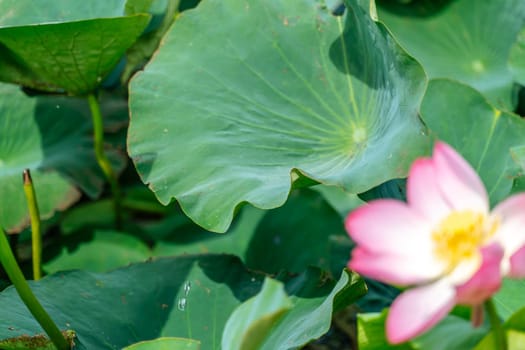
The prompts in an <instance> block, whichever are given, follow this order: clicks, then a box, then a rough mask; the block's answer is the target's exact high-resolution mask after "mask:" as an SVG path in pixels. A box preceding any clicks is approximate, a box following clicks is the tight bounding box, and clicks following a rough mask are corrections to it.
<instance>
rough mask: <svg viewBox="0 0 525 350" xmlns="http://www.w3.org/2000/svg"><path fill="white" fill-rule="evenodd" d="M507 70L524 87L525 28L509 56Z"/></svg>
mask: <svg viewBox="0 0 525 350" xmlns="http://www.w3.org/2000/svg"><path fill="white" fill-rule="evenodd" d="M509 69H510V71H511V72H512V74H513V76H514V79H515V80H516V81H517V82H519V83H520V84H521V85H525V28H523V29H522V30H521V31H520V32H519V34H518V38H517V39H516V42H515V43H514V45H512V47H511V49H510V54H509Z"/></svg>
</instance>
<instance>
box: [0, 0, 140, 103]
mask: <svg viewBox="0 0 525 350" xmlns="http://www.w3.org/2000/svg"><path fill="white" fill-rule="evenodd" d="M124 4H125V2H124V1H122V0H119V1H102V2H101V1H85V2H84V3H83V4H80V5H78V4H77V2H71V1H66V0H60V1H49V0H46V1H39V2H35V1H26V0H24V1H14V0H7V1H2V2H1V3H0V13H1V14H2V15H0V80H1V81H6V82H10V83H16V84H21V85H24V86H28V87H31V88H35V89H38V90H44V91H58V92H67V93H70V94H74V95H84V94H87V93H89V92H91V91H93V90H94V89H95V88H96V87H97V86H98V85H99V84H100V82H101V81H102V79H103V78H104V77H105V76H106V75H107V74H108V73H109V72H110V71H111V69H112V68H113V67H114V66H115V64H116V63H117V62H118V61H119V60H120V59H121V57H122V55H123V54H124V52H125V51H126V49H128V48H129V47H130V46H131V45H132V44H133V43H134V42H135V40H136V38H137V37H138V36H139V35H140V34H141V33H142V31H143V30H144V28H145V27H146V25H147V24H148V21H149V18H150V16H149V15H146V14H137V15H132V16H124V11H125V9H124ZM117 16H118V17H117ZM99 17H104V18H99Z"/></svg>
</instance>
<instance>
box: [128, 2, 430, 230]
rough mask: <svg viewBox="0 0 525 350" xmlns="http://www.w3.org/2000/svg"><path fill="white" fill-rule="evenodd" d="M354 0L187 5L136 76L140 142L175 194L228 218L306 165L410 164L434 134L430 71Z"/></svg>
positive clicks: (359, 179) (278, 200)
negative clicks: (426, 92)
mask: <svg viewBox="0 0 525 350" xmlns="http://www.w3.org/2000/svg"><path fill="white" fill-rule="evenodd" d="M347 5H348V7H349V9H348V14H347V15H346V17H344V18H343V17H334V16H332V15H331V14H330V13H329V11H328V10H327V9H325V8H323V7H322V6H321V5H320V4H319V3H318V2H317V1H312V0H299V1H261V0H258V1H252V2H249V3H247V2H245V1H241V0H228V1H218V0H210V1H206V2H203V3H202V4H200V5H199V7H198V8H197V9H195V10H193V11H188V12H184V13H183V14H182V15H181V17H180V18H179V19H178V20H177V22H176V23H175V24H174V25H173V26H172V28H171V30H170V31H169V32H168V34H167V36H166V37H165V38H164V41H163V44H162V46H161V47H160V49H159V51H158V53H157V55H156V56H155V57H154V58H153V60H152V62H151V63H150V64H149V65H148V66H147V67H146V69H145V70H144V72H142V73H141V74H139V75H138V76H137V77H136V78H135V79H133V81H132V83H131V87H130V108H131V125H130V130H129V134H128V145H129V153H130V155H131V157H132V158H133V160H134V162H135V165H136V167H137V170H138V171H139V173H140V175H141V177H142V180H143V181H144V182H145V183H148V184H149V185H150V187H151V188H152V190H153V191H154V192H155V193H156V195H157V197H158V198H159V200H160V201H161V202H162V203H164V204H166V203H169V202H170V201H171V200H172V198H173V197H175V198H176V199H177V200H178V201H179V203H180V204H181V207H182V208H183V210H184V211H185V212H186V213H187V214H188V215H189V216H190V217H191V218H192V219H193V220H195V221H196V222H197V223H198V224H200V225H202V226H203V227H205V228H206V229H209V230H212V231H221V232H223V231H225V230H226V228H227V227H228V225H229V224H230V222H231V219H232V216H233V213H234V211H235V208H236V207H238V206H239V205H240V204H241V203H243V202H250V203H252V204H254V205H255V206H257V207H261V208H273V207H277V206H280V205H282V204H283V203H284V202H285V200H286V197H287V194H288V192H289V191H290V188H291V181H293V180H296V179H297V178H298V177H299V175H298V174H299V173H301V174H303V175H304V176H306V177H309V178H311V179H314V180H315V181H320V182H323V183H327V184H331V185H339V186H342V187H344V188H345V189H347V190H348V191H350V192H360V191H364V190H366V189H368V188H370V187H373V186H374V185H377V184H379V183H381V182H384V181H386V180H388V179H390V178H393V177H396V176H399V177H401V176H404V175H406V171H407V168H408V164H409V163H410V162H411V161H412V160H413V159H414V157H415V156H416V155H419V154H421V153H422V152H423V149H424V147H425V143H426V138H425V137H424V135H422V133H423V127H422V125H421V124H420V122H419V120H418V118H417V113H416V110H417V106H418V104H419V102H420V98H421V95H422V92H423V89H424V86H425V76H424V73H423V71H422V69H421V67H420V66H419V65H418V64H417V63H416V62H415V61H414V60H413V59H412V58H410V57H409V56H407V55H406V54H405V52H404V51H403V50H402V49H401V48H399V47H398V46H397V44H396V43H395V41H394V40H393V39H392V37H391V36H390V34H389V33H388V31H387V30H386V29H385V28H384V27H383V26H382V25H381V24H376V23H375V22H373V20H372V19H371V18H370V16H369V13H368V9H369V1H365V0H360V1H357V0H352V1H348V2H347ZM399 140H403V143H401V142H399ZM294 170H297V171H294ZM291 173H292V174H291ZM363 174H366V176H363Z"/></svg>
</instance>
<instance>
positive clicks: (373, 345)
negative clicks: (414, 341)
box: [357, 310, 415, 350]
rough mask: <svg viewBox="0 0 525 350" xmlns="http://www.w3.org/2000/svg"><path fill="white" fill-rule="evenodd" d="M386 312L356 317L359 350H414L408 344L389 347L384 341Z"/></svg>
mask: <svg viewBox="0 0 525 350" xmlns="http://www.w3.org/2000/svg"><path fill="white" fill-rule="evenodd" d="M386 315H387V311H386V310H385V311H383V312H382V313H366V314H358V315H357V341H358V344H359V350H385V349H393V350H415V349H414V347H413V346H411V345H410V344H409V343H403V344H400V345H390V344H389V343H388V342H387V340H386V335H385V321H386Z"/></svg>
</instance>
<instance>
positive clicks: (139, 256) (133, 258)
mask: <svg viewBox="0 0 525 350" xmlns="http://www.w3.org/2000/svg"><path fill="white" fill-rule="evenodd" d="M150 257H151V251H150V249H149V247H148V246H147V245H146V244H145V243H144V242H143V241H141V240H140V239H138V238H136V237H133V236H131V235H129V234H126V233H120V232H116V231H104V230H98V231H95V233H94V235H93V238H92V239H91V240H89V241H87V242H85V243H81V244H80V245H79V246H78V247H75V248H74V249H73V250H72V251H70V250H69V248H68V247H66V246H64V247H62V250H61V252H60V254H59V255H57V256H55V257H54V258H53V259H52V260H50V261H47V262H45V263H44V265H43V269H44V271H45V272H46V273H53V272H57V271H61V270H69V269H83V270H85V271H93V272H104V271H109V270H112V269H116V268H117V267H121V266H125V265H128V264H130V263H133V262H142V261H145V260H146V259H148V258H150Z"/></svg>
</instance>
